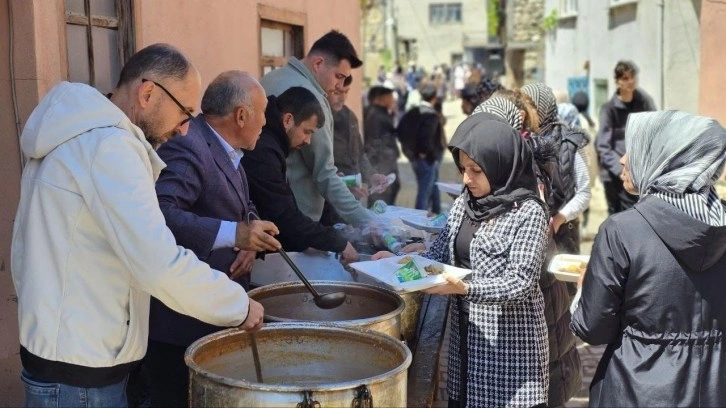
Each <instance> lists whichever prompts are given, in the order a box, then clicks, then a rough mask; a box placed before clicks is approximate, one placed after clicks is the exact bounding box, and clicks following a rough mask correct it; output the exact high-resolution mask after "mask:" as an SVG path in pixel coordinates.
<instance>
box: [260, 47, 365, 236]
mask: <svg viewBox="0 0 726 408" xmlns="http://www.w3.org/2000/svg"><path fill="white" fill-rule="evenodd" d="M260 83H261V84H262V87H263V88H265V92H266V93H267V95H268V96H269V95H274V96H278V95H280V94H281V93H283V92H285V91H286V90H287V89H288V88H291V87H293V86H301V87H304V88H306V89H308V90H310V91H311V92H312V93H313V94H315V96H316V97H317V98H318V102H320V105H321V106H322V107H323V112H325V125H324V126H323V127H321V128H320V129H318V130H317V131H316V132H315V133H314V134H313V136H312V140H311V143H310V144H309V145H307V146H305V147H303V148H302V149H300V150H295V151H293V152H291V153H290V155H289V156H288V157H287V178H288V182H289V183H290V187H291V188H292V192H293V194H294V195H295V201H296V202H297V205H298V207H299V208H300V210H301V211H302V212H303V213H304V214H305V215H307V216H308V217H310V218H312V219H313V220H315V221H319V220H320V216H321V215H322V214H323V205H324V204H325V201H326V200H327V201H328V202H329V203H330V204H331V205H332V206H333V207H334V208H335V211H336V212H337V213H338V214H339V215H340V216H341V217H342V218H343V219H344V220H345V222H347V223H349V224H354V225H359V224H362V223H365V222H367V221H368V220H370V219H371V213H370V212H369V211H368V210H366V209H365V208H364V207H363V206H362V205H361V204H360V202H358V200H356V199H355V197H353V194H352V193H351V192H350V190H348V187H346V186H345V184H344V183H343V181H342V180H341V179H340V177H338V175H337V173H338V169H337V168H336V167H335V164H334V159H333V114H332V112H331V110H330V105H329V104H328V100H327V99H326V97H325V91H324V90H323V88H322V87H321V86H320V85H319V84H318V83H317V81H315V78H314V77H313V75H312V73H311V72H310V70H308V68H307V67H306V66H305V65H304V64H303V63H302V62H301V61H300V60H298V59H297V58H295V57H291V58H290V61H289V62H288V63H287V65H285V66H284V67H282V68H279V69H276V70H274V71H272V72H270V73H269V74H267V75H265V76H264V77H263V78H262V80H261V81H260Z"/></svg>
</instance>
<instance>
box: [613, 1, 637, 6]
mask: <svg viewBox="0 0 726 408" xmlns="http://www.w3.org/2000/svg"><path fill="white" fill-rule="evenodd" d="M637 2H638V0H610V7H619V6H624V5H626V4H633V3H637Z"/></svg>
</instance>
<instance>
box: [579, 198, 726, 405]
mask: <svg viewBox="0 0 726 408" xmlns="http://www.w3.org/2000/svg"><path fill="white" fill-rule="evenodd" d="M725 271H726V227H711V226H709V225H707V224H703V223H701V222H699V221H697V220H695V219H694V218H692V217H691V216H689V215H687V214H686V213H685V212H682V211H681V210H679V209H677V208H676V207H674V206H672V205H670V204H668V203H666V202H665V201H663V200H661V199H660V198H657V197H654V196H646V197H645V198H643V199H642V200H641V201H640V202H639V203H638V204H636V205H635V207H634V208H633V209H630V210H627V211H625V212H622V213H619V214H616V215H614V216H611V217H610V218H609V219H607V220H606V221H605V222H604V223H603V225H602V226H601V227H600V232H599V233H598V235H597V237H596V239H595V244H594V246H593V251H592V256H591V258H590V263H589V265H588V268H587V272H586V275H585V280H584V285H583V289H582V299H581V300H580V303H579V305H578V308H577V310H576V311H575V314H574V316H573V318H572V323H571V325H570V327H571V328H572V330H573V331H574V332H575V334H576V335H577V336H579V337H580V338H582V339H583V340H584V341H585V342H587V343H590V344H607V345H608V346H607V349H606V350H605V353H604V354H603V357H602V360H600V363H599V365H598V367H597V371H596V372H595V376H594V378H593V380H592V385H591V387H590V406H593V407H627V406H638V407H665V406H669V407H675V406H713V407H716V406H718V407H724V406H726V337H724V332H723V327H724V326H726V296H724V287H725V286H726V273H725Z"/></svg>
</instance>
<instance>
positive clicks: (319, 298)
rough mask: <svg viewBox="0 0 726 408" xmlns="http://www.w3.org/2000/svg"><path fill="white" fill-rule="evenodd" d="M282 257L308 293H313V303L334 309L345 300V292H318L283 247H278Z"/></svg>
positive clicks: (323, 307)
mask: <svg viewBox="0 0 726 408" xmlns="http://www.w3.org/2000/svg"><path fill="white" fill-rule="evenodd" d="M278 252H279V253H280V255H281V256H282V258H283V259H284V260H285V262H287V264H288V265H290V268H292V270H293V272H295V274H296V275H297V277H298V278H300V280H301V281H302V283H304V284H305V286H306V287H307V288H308V290H309V291H310V293H312V295H313V300H314V301H315V305H316V306H317V307H319V308H321V309H335V308H336V307H338V306H340V305H342V304H343V302H345V296H346V295H345V292H332V293H324V294H322V295H321V294H319V293H318V291H317V290H315V288H314V287H313V285H311V284H310V282H308V280H307V278H305V275H303V273H302V271H300V269H298V267H297V265H295V263H294V262H293V261H292V259H290V257H289V256H288V255H287V252H285V250H284V249H282V248H280V249H279V250H278Z"/></svg>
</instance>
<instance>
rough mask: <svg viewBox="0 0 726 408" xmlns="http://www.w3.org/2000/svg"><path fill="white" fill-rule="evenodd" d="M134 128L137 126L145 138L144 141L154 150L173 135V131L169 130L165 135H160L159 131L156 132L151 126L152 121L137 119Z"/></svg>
mask: <svg viewBox="0 0 726 408" xmlns="http://www.w3.org/2000/svg"><path fill="white" fill-rule="evenodd" d="M136 126H138V127H139V129H141V131H142V132H144V136H146V141H147V142H149V144H151V147H153V148H154V150H156V149H158V148H159V146H161V144H162V143H164V142H166V141H167V140H169V139H171V138H172V136H173V133H174V130H171V131H169V132H167V133H164V134H161V133H160V132H159V131H157V130H156V128H155V126H154V125H152V121H150V120H147V119H146V118H144V119H139V121H138V123H137V124H136Z"/></svg>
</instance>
